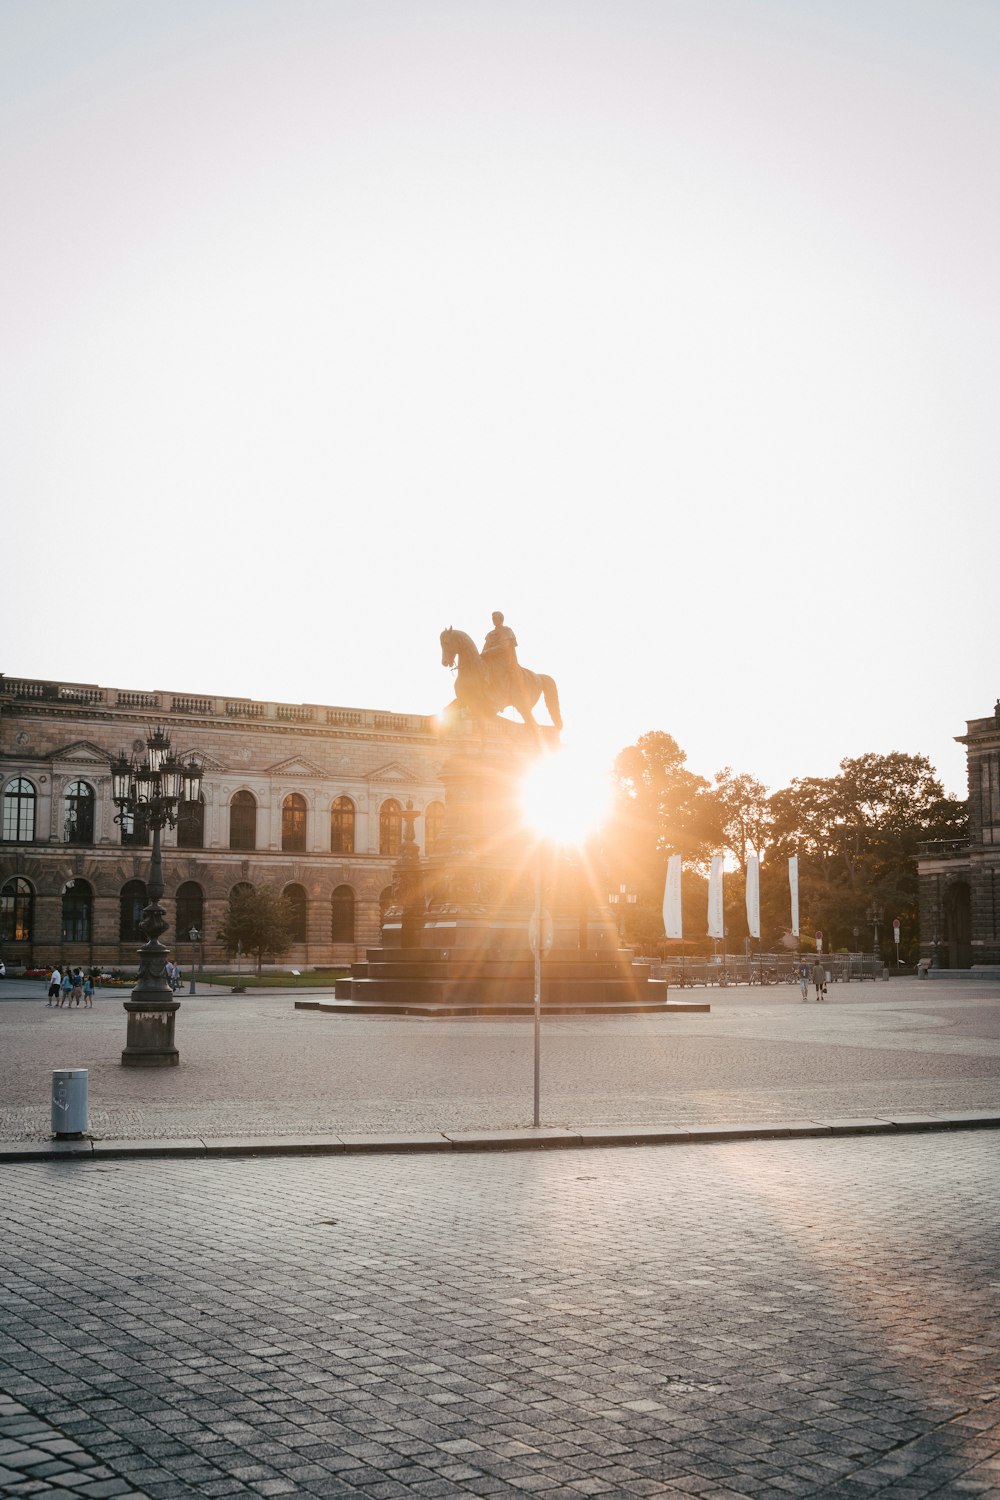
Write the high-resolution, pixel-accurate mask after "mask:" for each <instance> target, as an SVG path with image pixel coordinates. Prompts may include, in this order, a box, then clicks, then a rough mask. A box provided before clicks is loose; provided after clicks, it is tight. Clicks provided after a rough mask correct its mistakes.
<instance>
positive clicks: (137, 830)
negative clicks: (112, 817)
mask: <svg viewBox="0 0 1000 1500" xmlns="http://www.w3.org/2000/svg"><path fill="white" fill-rule="evenodd" d="M118 816H119V821H120V823H121V830H122V844H123V845H127V844H132V845H135V844H148V843H149V824H148V823H147V821H146V809H145V808H144V807H140V808H139V811H138V812H137V813H130V812H122V813H119V815H118Z"/></svg>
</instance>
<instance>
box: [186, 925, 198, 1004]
mask: <svg viewBox="0 0 1000 1500" xmlns="http://www.w3.org/2000/svg"><path fill="white" fill-rule="evenodd" d="M188 937H189V938H190V939H191V983H190V985H189V986H188V994H189V995H196V994H197V993H198V991H197V990H196V989H195V987H194V965H195V944H196V943H197V941H198V939H199V938H200V937H201V933H200V932H199V931H198V929H197V927H192V928H191V931H190V932H189V933H188Z"/></svg>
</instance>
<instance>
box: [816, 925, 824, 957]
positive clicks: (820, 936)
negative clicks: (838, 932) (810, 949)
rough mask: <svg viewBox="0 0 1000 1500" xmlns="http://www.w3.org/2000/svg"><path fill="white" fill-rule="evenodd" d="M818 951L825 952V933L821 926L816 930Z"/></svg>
mask: <svg viewBox="0 0 1000 1500" xmlns="http://www.w3.org/2000/svg"><path fill="white" fill-rule="evenodd" d="M816 952H817V953H822V952H823V933H822V931H820V929H819V928H817V930H816Z"/></svg>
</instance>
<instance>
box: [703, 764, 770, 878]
mask: <svg viewBox="0 0 1000 1500" xmlns="http://www.w3.org/2000/svg"><path fill="white" fill-rule="evenodd" d="M711 799H712V802H713V803H714V805H715V809H716V821H717V824H718V828H719V832H720V833H721V835H722V843H723V844H724V845H725V847H726V848H727V849H729V850H730V851H731V853H733V854H734V855H735V856H736V861H737V863H738V865H739V867H740V870H741V871H742V873H743V878H744V881H745V880H746V873H747V857H748V854H756V855H757V858H758V859H763V857H764V851H765V849H766V848H767V845H768V842H769V840H770V836H771V826H772V823H773V815H772V812H771V799H770V795H769V793H768V789H767V787H766V786H765V785H764V783H763V782H762V781H758V780H757V779H756V778H755V777H753V776H747V775H745V774H743V775H739V776H737V775H735V774H734V772H733V770H732V767H731V766H723V768H722V770H721V771H717V772H716V774H715V785H714V787H713V788H712V792H711Z"/></svg>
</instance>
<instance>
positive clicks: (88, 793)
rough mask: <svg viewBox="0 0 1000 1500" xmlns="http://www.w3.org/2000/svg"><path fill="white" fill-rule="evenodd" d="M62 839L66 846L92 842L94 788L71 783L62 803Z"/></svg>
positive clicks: (85, 783)
mask: <svg viewBox="0 0 1000 1500" xmlns="http://www.w3.org/2000/svg"><path fill="white" fill-rule="evenodd" d="M63 837H64V838H65V840H66V843H67V844H92V843H93V842H94V788H93V787H92V786H89V785H88V783H87V782H86V781H71V782H70V784H69V786H68V787H67V788H66V796H65V800H64V802H63Z"/></svg>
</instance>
